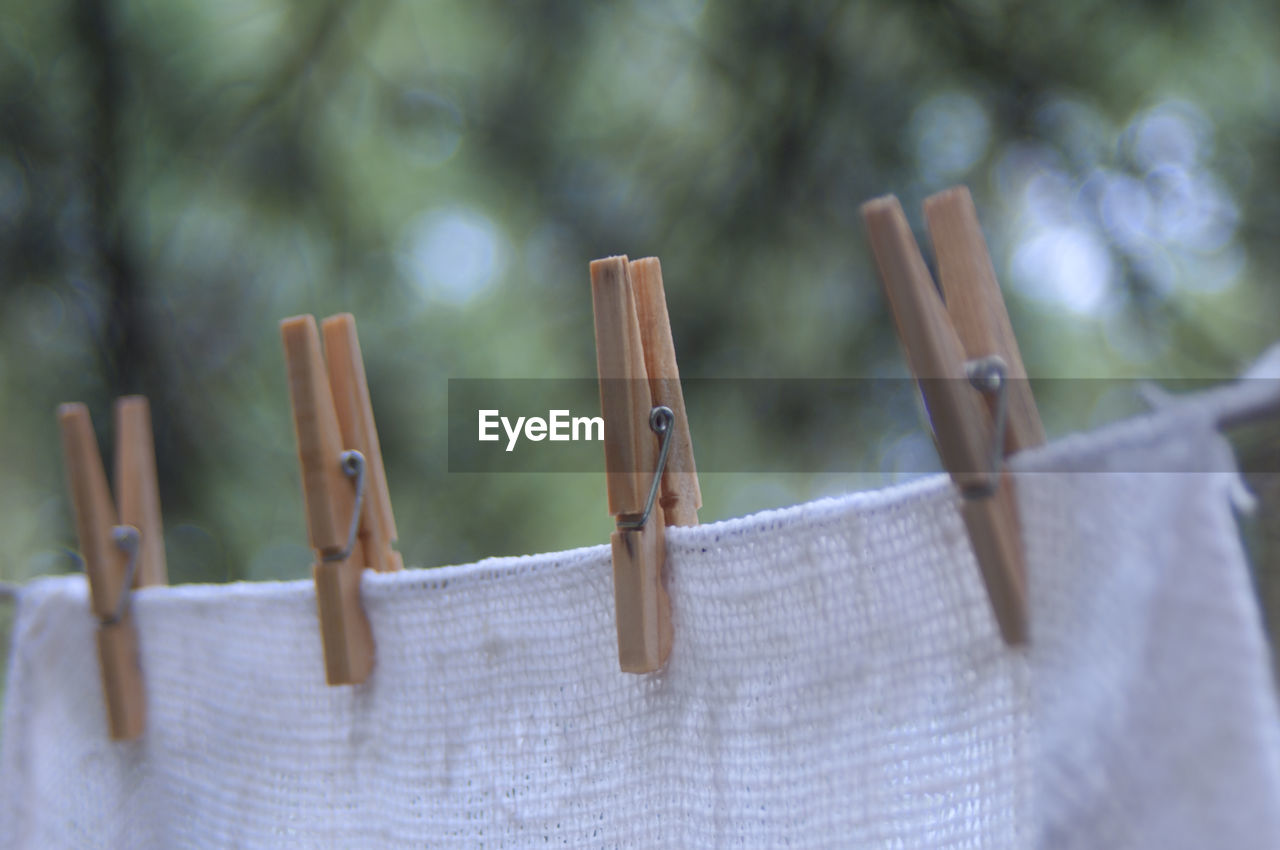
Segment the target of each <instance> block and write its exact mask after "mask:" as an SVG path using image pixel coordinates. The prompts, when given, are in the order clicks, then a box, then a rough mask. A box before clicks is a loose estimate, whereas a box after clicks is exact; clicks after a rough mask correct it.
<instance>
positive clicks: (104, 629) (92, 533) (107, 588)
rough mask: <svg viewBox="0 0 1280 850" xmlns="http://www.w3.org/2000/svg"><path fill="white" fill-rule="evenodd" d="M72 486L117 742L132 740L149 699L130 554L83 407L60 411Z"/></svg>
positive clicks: (105, 693) (104, 688)
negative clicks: (128, 582) (121, 541)
mask: <svg viewBox="0 0 1280 850" xmlns="http://www.w3.org/2000/svg"><path fill="white" fill-rule="evenodd" d="M58 426H59V430H60V432H61V434H62V453H63V458H64V461H65V465H66V473H67V485H68V490H69V491H70V493H71V503H72V506H73V507H74V510H75V517H76V532H77V535H78V537H79V539H80V551H81V555H82V556H83V558H84V568H85V574H86V575H87V576H88V579H89V593H90V600H91V609H92V612H93V615H94V616H95V617H96V618H97V619H98V622H99V626H98V631H97V643H98V661H99V669H100V670H101V673H102V691H103V697H104V699H105V702H106V707H107V727H108V731H109V733H110V735H111V738H112V739H113V740H129V739H133V738H136V737H138V736H139V735H141V734H142V730H143V728H144V727H145V726H146V716H147V714H146V708H147V703H146V696H145V691H144V689H143V681H142V668H141V666H140V665H139V660H138V634H137V629H136V628H135V626H134V623H133V616H132V613H131V612H130V610H129V607H128V605H127V604H123V602H124V601H125V600H123V597H122V594H124V593H126V592H127V588H126V586H125V578H126V572H127V569H128V555H127V554H126V553H125V552H124V551H123V550H122V549H121V548H120V547H119V546H117V544H116V542H115V541H114V540H113V539H112V529H113V528H115V527H116V526H117V522H116V511H115V505H114V504H113V503H112V501H111V492H110V490H108V489H107V476H106V471H105V470H104V469H103V466H102V456H101V455H100V454H99V452H98V441H97V437H95V436H94V433H93V423H92V422H91V421H90V419H89V411H88V409H87V408H86V407H85V406H84V405H83V404H79V403H74V404H64V405H62V406H61V407H59V408H58Z"/></svg>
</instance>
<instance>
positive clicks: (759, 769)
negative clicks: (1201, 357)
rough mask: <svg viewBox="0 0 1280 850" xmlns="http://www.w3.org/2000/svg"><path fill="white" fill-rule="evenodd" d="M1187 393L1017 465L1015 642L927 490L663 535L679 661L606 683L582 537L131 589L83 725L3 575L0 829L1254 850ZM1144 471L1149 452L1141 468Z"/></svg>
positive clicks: (60, 664) (10, 841)
mask: <svg viewBox="0 0 1280 850" xmlns="http://www.w3.org/2000/svg"><path fill="white" fill-rule="evenodd" d="M1210 418H1211V417H1210V416H1208V415H1207V414H1206V413H1205V412H1204V411H1203V410H1196V409H1187V410H1184V409H1181V408H1178V407H1176V406H1175V407H1174V408H1170V409H1168V410H1165V411H1163V412H1161V413H1159V414H1157V415H1153V416H1151V417H1147V418H1144V419H1140V420H1134V421H1130V422H1127V423H1122V424H1120V425H1118V426H1114V427H1111V428H1109V429H1106V430H1104V431H1102V432H1099V433H1096V434H1093V435H1090V436H1086V437H1080V438H1073V439H1070V440H1067V441H1064V442H1061V443H1058V444H1055V445H1053V446H1050V447H1048V448H1046V449H1043V450H1040V451H1037V452H1035V453H1031V454H1028V455H1025V456H1023V457H1021V458H1019V460H1018V464H1017V467H1018V468H1019V469H1020V470H1022V471H1024V472H1027V473H1028V474H1025V475H1022V476H1020V477H1019V491H1018V492H1019V497H1020V503H1021V506H1022V508H1021V509H1022V521H1023V526H1024V536H1025V539H1026V545H1027V562H1028V564H1029V570H1030V609H1029V610H1030V623H1031V630H1032V634H1031V642H1030V644H1029V646H1028V647H1026V648H1023V649H1010V648H1008V647H1006V646H1005V645H1004V644H1003V643H1002V642H1001V640H1000V638H999V636H998V634H997V632H996V630H995V627H994V624H993V622H992V618H991V613H990V609H989V605H988V602H987V599H986V597H985V595H984V591H983V588H982V584H981V581H980V580H979V578H978V573H977V567H976V566H975V564H974V560H973V556H972V554H971V551H970V548H969V544H968V541H967V538H966V536H965V531H964V527H963V525H962V523H961V521H960V518H959V514H958V510H957V504H956V496H955V493H954V491H953V489H952V487H951V486H950V484H949V483H948V482H947V481H946V480H945V479H942V478H932V479H929V480H926V481H922V482H917V483H914V484H911V485H908V486H904V487H897V488H893V489H890V490H886V491H882V492H875V493H867V494H855V495H851V496H847V497H844V498H839V499H831V500H824V501H819V502H814V503H811V504H806V505H801V506H799V507H795V508H790V509H786V510H781V511H773V512H767V513H763V514H759V515H756V516H752V517H747V518H745V519H738V520H731V521H728V522H722V523H716V524H712V525H706V526H702V527H699V528H690V529H682V528H673V529H670V530H669V531H668V538H667V539H668V552H669V556H668V574H669V589H670V593H671V599H672V611H673V619H674V626H675V635H676V638H675V645H674V650H673V652H672V656H671V660H670V663H669V664H668V666H667V667H666V669H665V670H664V671H662V672H661V673H659V674H655V675H651V676H632V675H625V674H622V673H619V672H618V669H617V657H616V647H615V644H614V627H613V601H612V592H611V574H610V560H609V551H608V549H607V547H603V546H601V547H595V548H590V549H581V550H577V551H572V552H564V553H559V554H551V555H538V556H533V557H527V558H508V559H496V560H489V561H484V562H481V563H478V564H473V565H468V566H461V567H448V568H443V569H438V570H430V571H424V570H412V571H407V572H404V573H400V574H381V575H380V574H373V573H366V575H365V578H364V585H363V594H364V604H365V606H366V609H367V611H368V614H369V619H370V621H371V622H372V624H373V629H374V632H375V637H376V640H377V647H378V649H377V652H378V657H377V666H376V668H375V670H374V672H373V674H372V677H371V678H370V680H369V681H368V682H367V683H366V684H364V685H361V686H355V687H334V688H330V687H326V686H325V684H324V677H323V673H322V670H323V666H322V662H321V656H320V640H319V635H318V631H317V625H316V614H315V599H314V594H313V589H312V586H311V584H310V582H289V583H271V584H236V585H228V586H186V587H163V588H154V589H147V590H145V591H142V592H140V593H138V594H137V596H136V601H135V603H134V604H135V611H136V617H137V622H138V628H139V634H140V642H141V647H142V649H141V652H142V659H141V660H142V666H143V670H144V674H145V678H146V686H147V694H148V706H149V708H148V712H149V714H148V723H147V730H146V733H145V736H144V737H143V738H142V739H141V740H139V741H136V742H130V743H113V742H111V741H109V740H108V739H107V734H106V729H105V720H104V714H103V707H102V695H101V686H100V684H99V680H98V673H97V668H96V659H95V653H94V638H93V629H94V622H93V620H92V619H91V617H90V615H89V608H88V605H87V602H86V590H85V583H84V580H83V578H82V577H79V576H69V577H61V578H52V579H47V580H42V581H38V582H35V583H33V584H31V585H29V586H27V587H26V588H24V589H23V591H22V594H21V598H20V604H19V609H18V615H17V623H16V627H15V630H14V639H13V650H12V660H11V667H10V674H9V680H8V691H7V694H6V704H5V714H4V729H3V732H4V737H3V752H2V754H0V846H3V847H6V848H18V847H21V848H42V850H43V848H63V847H66V848H71V847H75V848H79V847H90V846H92V847H120V848H126V847H127V848H149V847H165V848H186V847H395V846H415V847H421V846H429V847H468V848H475V847H486V848H488V847H544V846H571V847H688V848H698V847H774V846H790V847H814V848H828V847H876V848H880V847H885V848H888V847H910V848H978V847H982V848H1023V847H1050V848H1090V850H1092V849H1093V848H1103V847H1105V848H1162V850H1165V848H1197V849H1198V848H1203V847H1209V846H1214V847H1232V848H1258V849H1259V850H1263V848H1266V850H1273V848H1275V847H1280V725H1278V720H1277V708H1276V699H1275V694H1274V691H1273V686H1272V682H1271V677H1270V672H1269V669H1270V668H1269V661H1268V649H1267V646H1266V643H1265V640H1264V637H1263V632H1262V629H1261V626H1260V621H1259V614H1258V611H1257V608H1256V603H1255V601H1254V598H1253V596H1252V592H1251V587H1250V581H1249V576H1248V573H1247V568H1246V564H1245V559H1244V555H1243V553H1242V550H1241V546H1240V543H1239V540H1238V535H1237V530H1236V527H1235V524H1234V519H1233V516H1232V514H1231V509H1230V506H1229V499H1228V495H1229V493H1230V490H1231V480H1232V476H1231V475H1229V474H1227V473H1229V471H1230V470H1229V469H1227V468H1224V467H1223V458H1224V457H1225V456H1227V453H1225V452H1224V449H1223V445H1224V444H1223V443H1222V442H1221V441H1220V438H1218V437H1217V436H1216V434H1215V433H1214V431H1213V429H1212V427H1211V425H1210V422H1209V420H1210ZM1168 470H1181V471H1179V472H1170V471H1168Z"/></svg>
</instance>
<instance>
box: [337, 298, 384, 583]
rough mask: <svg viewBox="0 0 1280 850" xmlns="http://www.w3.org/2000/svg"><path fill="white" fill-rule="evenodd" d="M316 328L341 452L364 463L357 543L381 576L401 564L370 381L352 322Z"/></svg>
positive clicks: (340, 319) (344, 316) (346, 316)
mask: <svg viewBox="0 0 1280 850" xmlns="http://www.w3.org/2000/svg"><path fill="white" fill-rule="evenodd" d="M320 327H321V330H322V332H323V333H324V357H325V363H326V364H327V366H328V373H329V388H330V390H331V391H332V393H333V403H334V410H335V412H336V413H337V414H338V430H339V433H340V434H341V436H342V447H343V448H344V449H354V450H356V451H358V452H360V453H361V454H362V455H363V456H364V459H365V494H364V504H363V506H362V509H361V512H360V529H359V538H360V543H361V545H362V546H363V547H364V552H365V554H366V555H367V556H368V559H369V561H368V564H369V566H370V568H372V569H375V570H377V571H379V572H389V571H394V570H399V569H403V568H404V560H403V559H402V558H401V557H400V553H399V552H397V551H395V550H394V549H392V548H391V544H392V543H394V542H395V540H396V520H395V517H394V516H393V515H392V513H391V494H390V491H389V490H388V488H387V473H386V470H385V469H384V468H383V465H382V447H381V446H380V445H379V443H378V429H377V426H376V425H375V424H374V421H373V404H372V402H371V401H370V399H369V382H368V381H367V380H366V378H365V371H364V358H363V357H362V356H361V354H360V339H359V338H358V337H357V336H356V320H355V317H354V316H352V315H351V314H350V313H340V314H338V315H336V316H330V317H329V318H327V319H325V320H324V321H323V322H322V323H321V325H320Z"/></svg>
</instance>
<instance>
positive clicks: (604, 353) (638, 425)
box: [591, 257, 671, 673]
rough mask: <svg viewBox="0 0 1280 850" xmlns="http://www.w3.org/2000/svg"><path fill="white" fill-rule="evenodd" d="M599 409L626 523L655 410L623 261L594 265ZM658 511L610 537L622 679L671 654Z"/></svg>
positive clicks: (637, 495)
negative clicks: (639, 525)
mask: <svg viewBox="0 0 1280 850" xmlns="http://www.w3.org/2000/svg"><path fill="white" fill-rule="evenodd" d="M591 300H592V306H593V309H594V313H595V331H596V360H597V367H598V371H599V374H600V405H601V408H602V410H603V413H604V421H605V430H604V436H605V440H604V450H605V470H606V471H605V476H606V485H607V489H608V493H609V513H610V514H612V515H613V516H614V517H616V518H618V519H619V521H620V522H622V523H625V522H626V521H627V520H629V519H633V518H635V517H637V516H639V515H641V514H642V513H643V512H644V508H645V501H646V497H647V495H648V490H649V486H650V484H651V482H652V480H653V476H654V474H655V471H656V469H657V461H658V442H657V437H656V436H655V435H654V433H653V432H652V431H651V430H650V429H649V427H648V422H649V414H650V411H651V409H652V407H653V404H652V399H651V396H650V390H649V380H648V375H647V372H646V369H645V363H644V350H643V344H642V342H641V338H640V322H639V320H638V318H637V316H636V303H635V297H634V295H633V293H632V284H631V278H630V275H629V273H628V268H627V258H626V257H609V258H607V259H603V260H596V261H594V262H592V263H591ZM663 524H664V519H663V514H662V507H661V505H654V506H653V510H652V512H651V513H650V515H649V517H648V521H647V522H646V523H645V525H644V527H643V528H641V529H623V528H619V530H618V531H615V532H614V534H613V537H612V542H613V575H614V582H613V587H614V602H615V610H616V612H617V627H618V661H619V664H620V666H621V667H622V670H623V672H626V673H651V672H653V671H655V670H658V669H660V668H661V667H662V665H663V664H665V663H666V661H667V656H668V654H669V653H670V650H671V638H670V635H671V606H670V600H669V599H668V597H667V594H666V592H665V590H664V589H663V587H662V573H663V566H664V564H665V561H666V546H665V544H664V535H663V534H662V531H661V528H662V525H663Z"/></svg>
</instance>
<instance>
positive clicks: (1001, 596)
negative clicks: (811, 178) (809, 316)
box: [862, 196, 1027, 645]
mask: <svg viewBox="0 0 1280 850" xmlns="http://www.w3.org/2000/svg"><path fill="white" fill-rule="evenodd" d="M933 209H934V216H935V219H936V220H938V221H939V225H940V226H939V228H938V231H937V232H936V233H935V241H937V240H939V238H941V241H942V242H943V243H944V245H945V246H946V248H945V250H946V252H947V260H946V263H947V267H948V268H949V269H954V268H957V267H958V266H961V265H962V264H963V265H964V266H965V267H968V268H974V267H976V266H977V265H978V263H977V261H976V260H975V259H974V258H972V257H970V256H969V252H971V251H972V250H974V246H973V243H972V233H965V234H962V235H961V237H959V238H956V237H955V236H954V234H953V232H952V231H951V230H949V229H948V226H947V225H949V224H951V220H949V219H948V218H947V213H948V212H949V210H950V207H949V206H948V205H947V204H943V205H941V206H937V205H935V206H934V208H933ZM862 213H863V217H864V219H865V221H866V225H867V233H868V236H869V237H870V241H871V247H872V251H873V253H874V255H875V258H876V263H877V265H878V266H879V268H880V277H881V280H882V281H883V283H884V289H885V292H886V294H887V295H888V298H889V304H890V307H891V309H892V312H893V317H894V321H895V323H896V324H897V327H898V336H899V338H900V339H901V341H902V345H903V348H904V350H905V352H906V355H907V362H908V363H909V364H910V366H911V370H912V372H913V373H914V374H915V376H916V379H917V381H918V382H919V384H920V389H921V391H922V392H923V393H924V396H925V401H926V404H927V406H928V408H929V415H930V417H931V419H932V421H933V422H932V424H933V432H934V438H935V440H936V442H937V445H938V454H939V455H940V456H941V458H942V462H943V465H944V466H945V467H946V468H947V470H948V471H949V472H950V473H951V476H952V479H953V480H954V481H955V483H956V484H957V486H958V487H959V488H960V491H961V493H962V494H963V495H964V496H965V501H964V504H963V507H962V511H961V513H962V516H963V518H964V521H965V525H966V528H967V530H968V531H969V536H970V541H971V544H972V546H973V549H974V554H975V557H976V560H977V561H978V564H979V568H980V570H981V573H982V577H983V580H984V583H985V584H986V587H987V593H988V596H989V597H990V599H991V605H992V610H993V613H994V614H995V618H996V621H997V623H998V624H999V627H1000V632H1001V634H1002V636H1003V637H1004V639H1005V641H1006V642H1007V643H1009V644H1010V645H1017V644H1020V643H1023V642H1025V640H1026V632H1027V625H1026V619H1027V618H1026V591H1025V584H1026V580H1025V572H1026V571H1025V566H1024V554H1023V549H1022V541H1021V536H1020V531H1019V525H1018V520H1017V512H1016V505H1015V503H1014V500H1013V496H1012V488H1011V487H1010V486H1009V484H1008V476H1007V474H1005V473H1003V472H1002V471H1001V470H999V469H993V468H992V462H993V459H994V458H998V457H999V456H1000V453H999V452H997V451H995V449H997V448H999V447H997V446H995V439H996V434H995V423H994V422H993V418H992V413H991V411H990V410H989V409H988V407H987V406H986V405H985V404H984V403H983V401H982V398H981V396H980V395H979V394H978V392H977V391H976V390H975V389H974V388H973V386H971V385H970V383H969V381H968V379H967V376H966V370H965V363H966V349H965V347H964V346H963V345H962V343H961V340H960V337H959V335H958V334H957V332H956V327H955V326H954V324H953V321H952V319H951V317H950V316H949V315H948V312H947V308H946V307H944V305H943V303H942V300H941V299H940V298H939V297H938V291H937V289H936V288H935V287H934V285H933V279H932V278H931V277H930V275H929V272H928V269H927V268H926V266H925V263H924V258H923V257H922V256H921V255H920V250H919V247H918V246H917V245H916V241H915V238H914V237H913V236H912V235H911V228H910V227H909V226H908V224H907V220H906V216H905V215H904V214H903V212H902V207H901V205H900V204H899V203H898V200H897V198H894V197H892V196H889V197H885V198H878V199H876V200H873V201H869V202H867V203H866V204H864V205H863V207H862ZM940 214H941V215H940ZM978 236H979V238H980V237H981V232H980V231H978ZM982 251H983V254H984V257H985V246H984V247H983V248H982ZM939 262H940V264H941V263H942V259H941V256H940V260H939ZM985 262H986V263H987V264H988V265H989V263H990V260H989V258H986V259H985ZM952 277H953V278H957V277H959V275H955V274H953V275H952ZM992 280H994V276H992ZM1001 310H1003V302H1001ZM977 312H981V311H977ZM1005 321H1006V323H1007V316H1006V318H1005ZM1009 335H1010V337H1011V336H1012V331H1010V334H1009ZM984 342H987V341H985V340H984ZM993 351H994V350H993ZM1018 365H1019V366H1021V361H1020V360H1019V361H1018ZM1022 374H1023V375H1024V376H1025V372H1023V373H1022ZM1007 378H1008V372H1006V380H1005V381H1004V391H1008V388H1009V386H1010V383H1011V382H1010V381H1009V380H1007ZM1023 383H1025V382H1023ZM1006 444H1007V443H1006Z"/></svg>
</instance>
